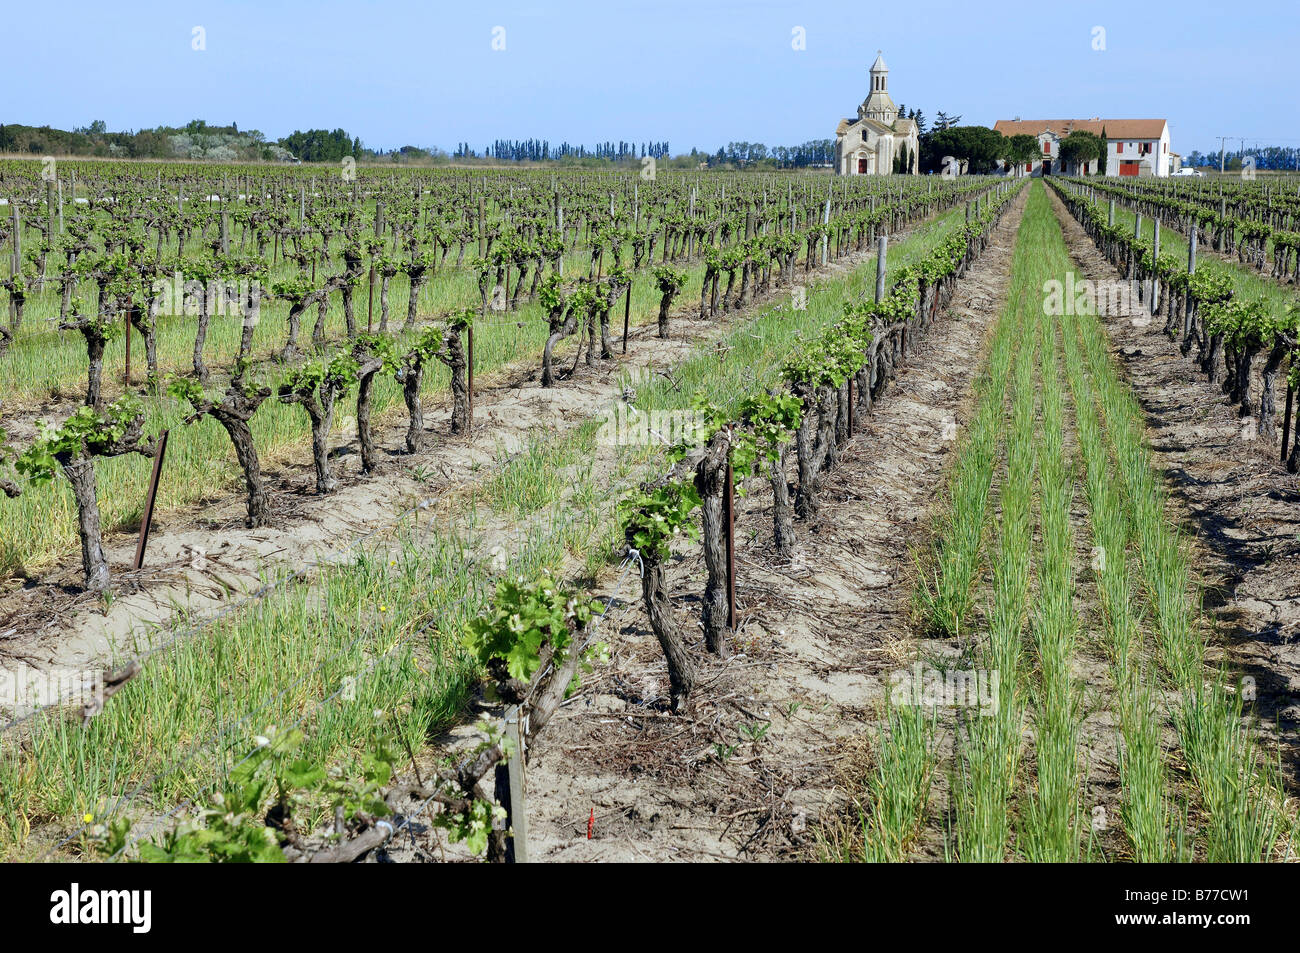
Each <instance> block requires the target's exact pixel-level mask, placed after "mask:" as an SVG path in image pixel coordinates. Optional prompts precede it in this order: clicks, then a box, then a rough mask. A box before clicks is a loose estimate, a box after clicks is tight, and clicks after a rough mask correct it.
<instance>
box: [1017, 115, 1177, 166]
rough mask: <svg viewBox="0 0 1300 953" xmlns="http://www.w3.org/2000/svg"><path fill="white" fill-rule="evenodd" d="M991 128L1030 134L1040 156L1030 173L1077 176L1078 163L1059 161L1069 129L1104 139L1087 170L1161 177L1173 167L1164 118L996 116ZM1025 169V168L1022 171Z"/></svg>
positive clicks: (1167, 128)
mask: <svg viewBox="0 0 1300 953" xmlns="http://www.w3.org/2000/svg"><path fill="white" fill-rule="evenodd" d="M993 128H994V129H996V130H997V131H998V132H1000V133H1002V135H1004V136H1016V135H1022V134H1024V135H1030V136H1033V137H1034V138H1036V139H1037V140H1038V149H1039V157H1038V158H1037V159H1035V160H1034V161H1033V162H1032V163H1030V165H1029V168H1028V170H1027V171H1028V172H1029V174H1031V175H1051V174H1052V173H1053V172H1060V173H1064V174H1066V175H1077V174H1079V173H1081V172H1083V171H1084V170H1083V169H1082V168H1078V167H1076V166H1077V165H1078V163H1066V165H1068V166H1069V168H1063V167H1062V162H1061V141H1062V140H1063V139H1065V137H1066V136H1068V135H1069V134H1070V133H1072V132H1077V131H1083V132H1090V133H1092V134H1093V135H1095V136H1098V137H1100V138H1102V139H1104V140H1105V141H1106V157H1105V159H1104V160H1102V162H1098V161H1097V160H1095V159H1094V160H1092V161H1091V162H1088V163H1087V166H1088V168H1087V173H1088V174H1089V175H1096V174H1097V173H1098V172H1100V173H1101V174H1102V175H1134V176H1143V177H1147V176H1156V177H1160V178H1163V177H1165V176H1167V175H1169V174H1171V173H1172V172H1175V171H1177V170H1176V168H1175V158H1174V153H1173V152H1172V151H1171V150H1170V148H1169V124H1168V123H1167V122H1166V121H1165V120H1163V119H1099V118H1096V117H1094V118H1092V119H1018V118H1017V119H999V120H998V121H997V122H995V123H994V124H993ZM1022 171H1025V170H1022Z"/></svg>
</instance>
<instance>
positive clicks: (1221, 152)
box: [1219, 136, 1232, 175]
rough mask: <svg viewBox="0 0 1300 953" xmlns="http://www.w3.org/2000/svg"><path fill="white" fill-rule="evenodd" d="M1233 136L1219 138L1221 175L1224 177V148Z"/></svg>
mask: <svg viewBox="0 0 1300 953" xmlns="http://www.w3.org/2000/svg"><path fill="white" fill-rule="evenodd" d="M1230 138H1232V137H1231V136H1219V175H1223V147H1224V144H1225V143H1227V141H1228V140H1229V139H1230Z"/></svg>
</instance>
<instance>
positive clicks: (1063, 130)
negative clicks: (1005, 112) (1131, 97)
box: [993, 119, 1166, 139]
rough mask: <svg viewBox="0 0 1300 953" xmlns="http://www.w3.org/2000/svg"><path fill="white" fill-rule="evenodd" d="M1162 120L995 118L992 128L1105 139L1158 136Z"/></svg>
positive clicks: (1007, 132)
mask: <svg viewBox="0 0 1300 953" xmlns="http://www.w3.org/2000/svg"><path fill="white" fill-rule="evenodd" d="M1165 125H1166V121H1165V120H1164V119H999V120H998V121H997V122H995V123H994V124H993V128H994V129H996V130H997V131H998V132H1000V133H1002V135H1004V136H1017V135H1028V136H1037V135H1038V134H1039V133H1041V132H1044V131H1046V132H1052V133H1054V134H1055V135H1057V136H1068V135H1069V134H1070V133H1072V132H1079V131H1082V132H1091V133H1092V134H1093V135H1097V136H1100V135H1101V134H1102V131H1103V130H1105V132H1106V138H1108V139H1159V138H1160V137H1161V135H1163V134H1164V131H1165Z"/></svg>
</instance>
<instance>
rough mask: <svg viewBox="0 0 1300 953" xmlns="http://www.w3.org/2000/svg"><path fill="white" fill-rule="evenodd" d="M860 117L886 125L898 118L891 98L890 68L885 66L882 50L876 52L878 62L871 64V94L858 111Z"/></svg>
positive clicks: (896, 109) (896, 108)
mask: <svg viewBox="0 0 1300 953" xmlns="http://www.w3.org/2000/svg"><path fill="white" fill-rule="evenodd" d="M858 116H859V117H860V118H866V119H874V120H876V121H877V122H883V123H884V124H885V125H890V124H892V123H893V121H894V120H895V119H896V118H898V107H897V106H895V105H894V101H893V100H892V99H890V98H889V67H888V66H886V65H885V56H884V53H883V52H881V51H880V50H876V61H875V62H874V63H872V64H871V92H870V94H868V96H867V99H866V102H864V103H863V104H862V107H861V108H860V109H859V110H858Z"/></svg>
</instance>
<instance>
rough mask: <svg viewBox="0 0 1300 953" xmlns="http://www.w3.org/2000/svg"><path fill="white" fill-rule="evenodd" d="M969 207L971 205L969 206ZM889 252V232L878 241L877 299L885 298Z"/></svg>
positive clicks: (882, 299)
mask: <svg viewBox="0 0 1300 953" xmlns="http://www.w3.org/2000/svg"><path fill="white" fill-rule="evenodd" d="M967 207H968V208H969V206H967ZM888 252H889V233H888V232H886V233H885V234H883V235H881V236H880V239H879V241H878V242H877V243H876V301H877V302H880V301H884V300H885V256H886V254H888Z"/></svg>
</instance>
